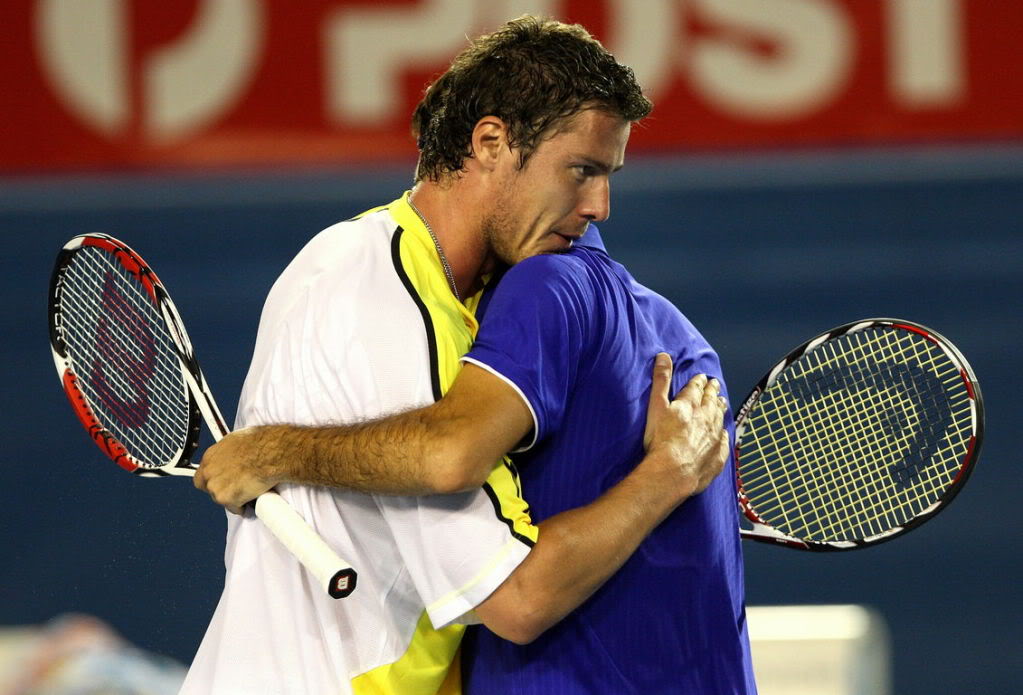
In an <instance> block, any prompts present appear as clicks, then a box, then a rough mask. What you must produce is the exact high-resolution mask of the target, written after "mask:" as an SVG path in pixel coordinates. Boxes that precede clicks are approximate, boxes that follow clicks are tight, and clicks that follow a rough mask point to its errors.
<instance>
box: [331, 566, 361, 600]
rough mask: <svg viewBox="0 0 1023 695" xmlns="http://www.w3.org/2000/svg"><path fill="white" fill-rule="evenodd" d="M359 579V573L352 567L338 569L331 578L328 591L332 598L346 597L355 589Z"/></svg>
mask: <svg viewBox="0 0 1023 695" xmlns="http://www.w3.org/2000/svg"><path fill="white" fill-rule="evenodd" d="M358 580H359V575H358V573H357V572H356V571H355V570H353V569H352V568H351V567H347V568H345V569H343V570H338V571H337V572H335V573H334V576H333V577H331V578H330V585H329V586H328V587H327V593H329V594H330V596H331V598H345V597H347V596H349V595H350V594H351V593H352V592H353V591H355V585H356V584H357V583H358Z"/></svg>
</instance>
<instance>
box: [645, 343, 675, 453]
mask: <svg viewBox="0 0 1023 695" xmlns="http://www.w3.org/2000/svg"><path fill="white" fill-rule="evenodd" d="M671 373H672V364H671V355H669V354H668V353H666V352H659V353H657V356H656V357H655V358H654V371H653V383H652V385H651V387H650V402H649V403H648V404H647V410H646V430H645V431H644V433H643V445H644V446H649V445H650V440H651V437H652V435H653V427H654V421H655V419H656V414H657V412H658V411H659V410H663V409H664V408H666V407H668V404H669V403H670V389H671Z"/></svg>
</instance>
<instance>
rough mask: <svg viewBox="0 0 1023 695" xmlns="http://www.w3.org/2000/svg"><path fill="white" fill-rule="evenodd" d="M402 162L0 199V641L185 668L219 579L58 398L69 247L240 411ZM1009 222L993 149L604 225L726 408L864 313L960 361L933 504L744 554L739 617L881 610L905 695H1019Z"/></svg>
mask: <svg viewBox="0 0 1023 695" xmlns="http://www.w3.org/2000/svg"><path fill="white" fill-rule="evenodd" d="M410 170H411V169H410V168H409V169H408V170H404V169H403V170H402V171H391V170H382V171H378V172H371V173H370V174H369V175H367V174H365V173H363V174H362V175H359V176H355V175H353V174H351V173H344V172H313V173H290V174H277V175H267V174H252V175H245V174H240V173H234V174H230V175H226V174H225V175H213V174H207V175H194V176H185V175H179V176H161V177H141V176H135V177H132V176H125V175H119V176H110V177H105V178H90V177H81V178H64V179H61V180H57V181H55V180H45V181H44V180H39V181H32V180H23V179H22V180H17V181H6V182H4V181H0V229H2V230H3V232H4V239H5V240H6V241H7V242H8V247H7V252H6V253H4V254H2V255H0V287H2V290H3V297H4V299H5V302H4V305H5V307H6V311H4V312H3V313H2V314H0V332H2V336H3V337H2V346H3V352H2V362H0V364H2V365H3V379H2V380H0V398H2V401H0V405H2V407H3V413H4V416H5V425H4V434H5V441H6V446H5V447H4V449H3V452H4V453H3V454H2V456H3V459H4V461H3V466H4V479H5V484H4V486H3V491H2V492H0V495H2V504H0V528H2V529H3V537H4V541H3V544H4V551H3V553H2V557H3V560H2V561H0V587H2V589H3V597H4V599H3V601H0V624H21V623H36V622H41V621H45V620H47V619H49V618H51V617H52V616H54V615H57V614H60V613H63V612H67V611H78V612H86V613H91V614H94V615H97V616H99V617H101V618H103V619H105V620H107V621H108V622H110V623H112V624H113V625H114V626H115V627H116V628H117V629H118V630H120V631H121V632H122V633H123V634H124V635H125V636H126V637H127V638H128V639H129V640H131V641H133V642H135V643H136V644H138V645H140V646H142V647H144V648H147V649H151V650H154V651H157V652H162V653H165V654H169V655H171V656H174V657H176V658H178V659H180V660H182V661H184V662H186V663H187V662H188V661H189V660H190V658H191V656H192V653H193V652H194V650H195V648H196V646H197V645H198V643H199V640H200V639H201V637H202V634H203V632H204V629H205V626H206V623H207V621H208V618H209V616H210V615H211V613H212V611H213V608H214V605H215V603H216V600H217V597H218V595H219V591H220V588H221V585H222V581H223V565H222V560H221V555H222V550H223V531H224V527H225V524H224V516H223V512H222V511H221V510H220V509H219V508H217V507H215V506H214V505H212V504H211V503H210V502H209V501H208V499H206V498H205V496H203V495H201V494H198V493H196V492H195V491H194V490H192V489H191V487H190V483H189V482H187V481H175V480H167V481H165V480H155V481H154V480H142V479H137V478H134V477H133V476H129V475H126V474H124V473H123V472H122V471H120V469H118V468H117V467H116V466H114V465H112V464H110V463H109V462H108V461H107V460H106V459H105V458H104V457H103V456H102V455H101V454H100V453H99V451H98V449H96V448H95V447H94V446H93V445H92V444H91V443H90V442H89V441H88V438H87V437H86V435H85V434H83V433H82V431H81V428H80V427H79V426H78V424H77V421H76V420H75V419H74V416H73V415H72V413H71V410H70V408H68V406H67V403H66V401H65V398H64V396H63V394H62V392H61V389H60V388H59V386H58V383H57V380H56V378H55V376H54V370H53V366H52V362H51V360H50V358H49V356H48V345H47V334H46V318H45V315H46V290H47V283H48V280H49V273H50V269H51V265H52V262H53V257H54V255H55V253H56V251H57V250H58V249H59V247H60V246H61V245H62V244H63V242H64V241H66V240H67V239H68V238H70V237H71V236H73V235H75V234H79V233H83V232H105V233H109V234H113V235H114V236H117V237H119V238H122V239H124V240H125V241H127V242H128V243H129V244H131V245H132V246H134V247H136V248H137V249H139V250H140V252H141V253H142V254H143V256H144V257H145V258H146V259H147V260H148V261H150V262H151V263H152V264H153V266H154V267H155V268H156V269H157V271H158V272H159V273H160V276H161V278H162V279H163V280H164V282H165V283H166V284H167V286H168V288H169V289H170V291H171V294H172V296H173V297H174V298H175V302H176V303H177V305H178V308H179V309H180V310H181V313H182V315H183V316H184V319H185V322H186V325H187V326H188V329H189V332H190V334H191V337H192V340H193V342H194V343H195V345H196V349H197V352H198V356H199V359H200V361H201V363H202V365H203V367H204V370H205V371H206V374H207V376H208V377H209V380H210V382H211V384H212V386H213V389H214V392H215V393H216V394H217V395H218V398H219V401H220V405H221V407H222V409H223V410H224V411H225V415H227V416H228V417H229V419H230V418H232V417H233V414H234V406H235V400H236V398H237V395H238V393H239V391H240V388H241V383H242V379H243V378H244V374H245V370H246V368H247V365H248V360H249V356H250V354H251V345H252V340H253V337H254V334H255V330H256V323H257V320H258V316H259V310H260V307H261V303H262V300H263V297H264V295H265V293H266V291H267V290H268V289H269V287H270V284H271V283H272V282H273V280H274V278H275V277H276V275H277V274H278V273H279V272H280V270H281V269H282V268H283V267H284V265H285V264H286V262H287V261H288V260H289V259H290V258H291V256H292V255H293V254H294V253H295V252H296V251H297V250H298V248H299V247H300V246H301V245H302V244H303V243H304V241H305V240H306V239H307V238H308V237H309V236H311V235H312V234H313V233H315V232H316V231H317V230H319V229H320V228H322V227H324V226H326V225H328V224H330V223H332V222H334V221H336V220H338V219H342V218H345V217H348V216H350V215H351V214H354V213H356V212H359V211H361V210H363V209H365V208H368V207H370V206H372V205H375V204H378V203H380V202H385V201H386V200H389V199H391V198H392V197H394V196H395V195H397V193H399V192H400V191H401V190H403V188H404V187H406V185H407V183H408V178H409V177H408V173H407V171H410ZM1021 219H1023V149H1020V148H1018V147H991V148H949V149H927V150H923V149H913V150H891V151H883V152H882V151H876V152H875V151H856V152H835V153H828V152H816V153H796V154H788V155H761V156H743V157H739V156H736V157H734V158H729V157H691V158H686V159H677V158H676V159H663V160H659V159H646V160H636V161H633V162H630V163H629V166H627V167H626V169H625V170H624V171H623V172H622V173H621V174H620V175H619V176H618V178H617V180H616V182H615V186H614V191H613V214H612V218H611V220H610V221H609V222H608V223H606V224H604V225H602V229H603V231H604V237H605V240H606V242H607V244H608V247H609V249H610V250H611V251H612V253H613V254H614V255H616V256H617V257H618V258H619V259H620V260H621V261H623V262H624V263H625V264H626V265H628V266H629V267H630V268H631V269H632V271H633V273H634V274H635V275H636V276H637V277H638V278H639V279H640V280H641V281H643V282H645V283H646V284H648V285H650V286H651V287H653V288H654V289H656V290H658V291H660V292H661V293H662V294H664V295H666V296H667V297H668V298H670V299H671V300H673V301H674V302H675V303H676V304H678V305H679V306H680V307H681V308H682V310H683V311H684V312H685V313H687V314H688V315H689V317H690V318H691V319H692V320H693V321H694V322H695V323H696V324H697V325H698V326H700V327H701V328H702V330H703V331H704V333H705V334H706V335H707V337H708V338H709V339H710V340H711V342H712V343H714V344H715V346H716V347H717V349H718V351H719V353H720V354H721V356H722V360H723V362H724V365H725V369H726V374H727V376H728V380H729V384H730V388H731V391H732V393H733V394H734V395H735V397H736V398H737V397H738V396H740V395H742V394H744V393H745V392H746V391H747V390H748V389H749V387H750V386H752V384H753V383H755V381H756V380H757V379H758V378H759V377H760V376H761V373H762V372H763V371H764V370H765V369H766V368H767V367H769V366H770V365H771V364H772V363H773V361H774V360H776V359H778V358H779V357H781V356H782V355H783V354H784V353H785V352H786V351H787V350H789V349H790V348H792V347H793V346H795V345H796V344H798V343H800V342H801V341H803V340H804V339H806V338H808V337H810V336H811V335H814V334H816V333H818V332H820V331H823V330H825V329H827V328H830V327H832V326H834V325H837V324H839V323H843V322H845V321H848V320H852V319H857V318H863V317H869V316H896V317H901V318H908V319H912V320H915V321H918V322H921V323H924V324H926V325H929V326H931V327H933V328H934V329H936V330H938V331H939V332H941V333H943V334H944V335H946V336H947V337H949V338H950V339H952V340H953V341H954V342H956V343H957V344H958V345H959V347H960V348H961V349H962V351H963V352H964V353H965V354H966V356H967V357H968V358H969V359H970V361H971V363H972V364H973V366H974V369H975V371H976V373H977V375H978V377H979V379H980V381H981V383H982V386H983V391H984V397H985V401H986V407H987V414H988V420H987V424H988V434H987V440H986V442H985V444H984V450H983V454H982V457H981V462H980V465H979V468H978V470H977V471H976V472H975V473H974V476H973V477H972V478H971V481H970V484H969V486H968V487H967V489H966V490H965V492H964V493H963V494H962V495H961V496H960V497H959V498H957V500H956V502H955V504H953V505H952V506H951V507H950V508H949V509H948V510H947V511H946V512H944V513H943V514H942V515H940V516H939V517H937V518H936V519H935V520H933V521H932V522H930V523H929V524H927V525H926V526H924V527H923V528H921V529H920V530H918V531H916V532H914V533H913V534H910V535H909V536H906V537H905V538H903V539H900V540H899V541H897V542H893V543H890V544H886V545H883V546H880V547H878V548H874V549H871V550H867V551H863V552H855V553H842V554H836V555H827V556H819V555H810V554H804V553H798V552H792V551H788V550H784V549H775V548H770V547H766V546H760V545H756V544H747V546H746V556H747V587H748V594H749V602H750V603H751V604H779V603H846V602H851V603H864V604H869V605H871V606H874V607H876V608H877V609H879V610H880V611H881V612H882V613H883V614H884V616H885V617H886V619H887V621H888V624H889V627H890V629H891V635H892V646H893V652H894V669H895V670H894V677H895V686H896V687H895V693H897V694H898V695H917V694H919V695H924V694H927V695H930V694H932V693H985V694H986V695H996V694H998V693H1006V694H1008V693H1018V692H1019V683H1020V677H1021V675H1023V673H1021V667H1020V664H1021V662H1023V659H1021V657H1023V649H1021V647H1020V644H1019V640H1018V638H1017V627H1018V626H1019V625H1020V624H1021V623H1023V609H1021V607H1020V604H1021V598H1023V593H1021V591H1020V590H1019V588H1018V582H1019V579H1018V578H1019V576H1020V575H1021V570H1023V559H1021V558H1023V540H1021V535H1023V534H1021V533H1020V530H1021V528H1020V526H1021V524H1020V521H1019V515H1018V512H1016V511H1015V510H1016V509H1017V507H1018V500H1019V499H1020V497H1021V493H1023V485H1021V483H1020V475H1019V473H1018V470H1019V466H1018V460H1017V457H1018V448H1019V447H1017V446H1013V445H1012V444H1011V441H1012V438H1013V436H1014V435H1015V429H1014V428H1015V426H1016V425H1015V424H1014V423H1017V422H1018V419H1019V418H1018V414H1019V406H1018V405H1016V403H1017V402H1018V394H1019V393H1020V392H1021V391H1023V378H1021V376H1020V368H1019V366H1018V365H1019V359H1018V351H1019V348H1018V346H1019V345H1020V344H1021V343H1023V325H1021V322H1020V318H1019V312H1020V309H1021V297H1023V271H1021V270H1020V263H1021V262H1023V235H1021V231H1023V229H1021V223H1020V220H1021ZM256 609H258V608H256Z"/></svg>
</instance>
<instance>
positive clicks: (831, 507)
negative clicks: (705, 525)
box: [735, 318, 984, 551]
mask: <svg viewBox="0 0 1023 695" xmlns="http://www.w3.org/2000/svg"><path fill="white" fill-rule="evenodd" d="M983 435H984V406H983V398H982V396H981V391H980V386H979V384H978V382H977V378H976V375H975V374H974V372H973V369H972V368H971V367H970V365H969V363H968V362H967V361H966V358H965V357H964V356H963V355H962V353H960V352H959V350H958V349H957V348H956V347H955V346H954V345H953V344H952V343H951V342H950V341H948V340H947V339H945V338H944V337H943V336H941V335H940V334H938V333H937V332H935V331H933V330H932V329H929V328H927V327H925V326H922V325H920V324H918V323H914V322H912V321H906V320H903V319H893V318H873V319H864V320H862V321H855V322H852V323H847V324H844V325H842V326H838V327H836V328H833V329H831V330H830V331H828V332H826V333H823V334H821V335H819V336H817V337H815V338H813V339H811V340H808V341H807V342H805V343H803V344H802V345H800V346H799V347H797V348H795V349H794V350H792V351H791V352H790V353H789V354H788V355H786V356H785V358H783V359H782V360H781V361H779V362H778V363H777V364H776V365H775V366H774V368H772V369H771V370H770V371H769V372H768V373H767V374H766V375H765V376H764V377H763V379H761V381H760V382H759V383H758V384H757V386H756V387H755V388H754V389H753V390H752V392H751V393H750V395H749V396H747V398H746V399H745V400H744V401H743V404H742V407H741V408H740V409H739V412H738V414H737V415H736V444H735V466H736V476H737V483H738V500H739V507H740V510H741V511H742V513H743V515H744V516H745V518H746V519H747V520H748V521H749V522H750V523H751V524H752V526H753V530H752V531H748V530H745V529H744V530H742V532H741V533H742V535H743V537H744V538H750V539H753V540H758V541H763V542H768V543H775V544H780V545H784V546H787V547H792V548H798V549H803V550H824V551H831V550H855V549H859V548H864V547H868V546H871V545H877V544H879V543H882V542H886V541H889V540H892V539H893V538H896V537H898V536H900V535H902V534H904V533H906V532H908V531H910V530H912V529H914V528H916V527H918V526H919V525H920V524H922V523H924V522H925V521H927V520H928V519H931V518H933V517H934V516H935V514H937V513H938V512H939V511H941V510H942V509H944V508H946V507H947V506H948V504H949V503H950V502H951V501H952V500H953V499H954V498H955V497H956V495H958V494H959V491H960V490H962V488H963V486H964V485H965V484H966V482H967V480H968V479H969V476H970V474H971V472H972V471H973V468H974V466H975V464H976V462H977V459H978V457H979V454H980V448H981V442H982V440H983Z"/></svg>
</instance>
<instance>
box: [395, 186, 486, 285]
mask: <svg viewBox="0 0 1023 695" xmlns="http://www.w3.org/2000/svg"><path fill="white" fill-rule="evenodd" d="M464 184H465V182H464V181H462V180H459V179H458V178H457V177H456V178H453V179H450V180H445V181H442V182H436V183H435V182H432V181H420V182H419V183H417V184H416V186H415V188H413V189H412V195H411V200H412V203H413V205H414V206H415V208H416V209H417V210H419V212H420V214H421V215H422V216H423V218H425V220H426V222H427V224H429V226H430V228H431V229H432V230H433V233H434V235H435V236H436V237H437V243H438V244H439V245H440V249H441V253H442V254H443V256H444V257H445V258H446V259H447V261H448V265H450V266H451V273H452V275H453V277H454V281H455V286H456V287H457V289H458V296H460V297H462V298H463V299H465V298H467V297H471V296H472V295H474V294H475V293H476V292H478V291H479V290H480V288H481V286H482V282H481V280H480V278H481V276H482V275H483V274H484V273H488V272H490V271H491V270H492V268H491V266H492V265H493V262H492V261H491V260H490V258H489V253H488V249H487V245H486V241H485V240H484V239H483V234H482V232H481V229H480V226H481V225H480V223H481V220H482V214H481V213H482V210H483V208H482V207H481V204H480V201H479V200H478V199H477V197H476V196H474V195H473V192H472V191H471V190H469V187H468V186H466V185H464Z"/></svg>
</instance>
